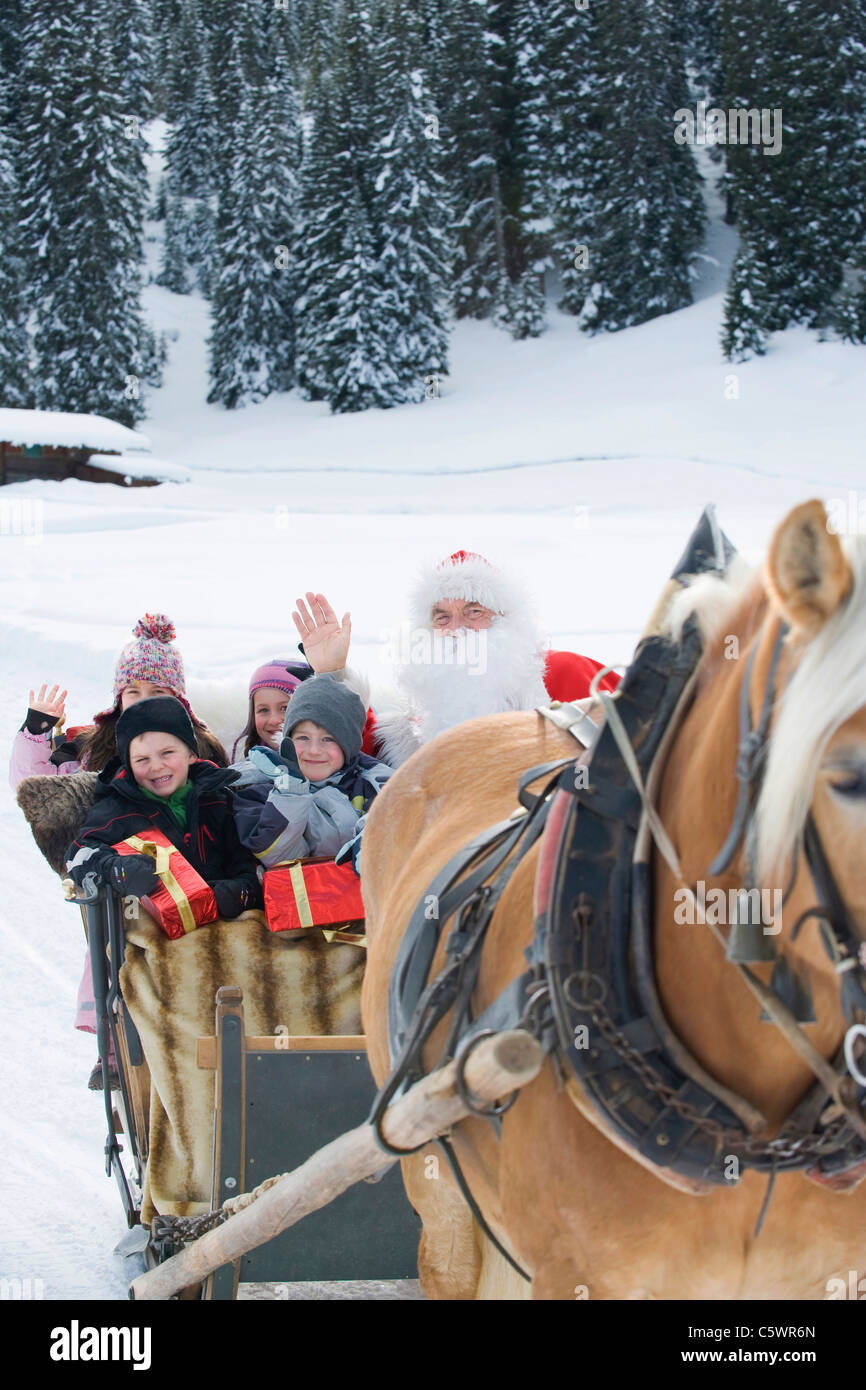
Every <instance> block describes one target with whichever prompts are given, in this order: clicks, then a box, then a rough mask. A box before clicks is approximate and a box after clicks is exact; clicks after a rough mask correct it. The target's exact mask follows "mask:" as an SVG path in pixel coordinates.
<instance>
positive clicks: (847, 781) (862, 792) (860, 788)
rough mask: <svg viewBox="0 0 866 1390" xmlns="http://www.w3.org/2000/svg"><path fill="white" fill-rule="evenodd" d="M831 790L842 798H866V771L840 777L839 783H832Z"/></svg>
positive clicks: (860, 770) (862, 770)
mask: <svg viewBox="0 0 866 1390" xmlns="http://www.w3.org/2000/svg"><path fill="white" fill-rule="evenodd" d="M830 787H831V790H832V791H834V792H838V793H839V795H840V796H856V797H860V796H866V770H864V769H863V768H861V769H859V771H856V772H855V771H851V772H849V773H846V774H845V775H844V776H842V777H840V779H839V781H838V782H831V783H830Z"/></svg>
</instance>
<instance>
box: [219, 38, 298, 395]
mask: <svg viewBox="0 0 866 1390" xmlns="http://www.w3.org/2000/svg"><path fill="white" fill-rule="evenodd" d="M263 45H264V46H263V47H262V48H261V49H260V50H258V57H257V63H259V64H260V66H259V68H258V71H259V73H260V77H261V82H260V85H258V86H252V85H249V86H247V85H246V84H245V83H244V79H243V76H242V72H243V69H242V51H243V49H242V45H241V44H240V42H239V41H238V42H236V44H235V46H234V48H233V61H232V65H231V66H232V68H233V73H234V75H233V79H232V80H233V82H235V83H238V84H240V85H241V88H242V92H243V95H242V97H241V104H240V114H239V118H238V122H237V130H236V136H235V140H234V142H233V162H232V165H231V168H230V171H229V178H228V181H227V182H224V183H222V184H221V187H220V194H219V209H218V212H217V219H216V229H215V241H214V256H213V266H212V270H211V272H210V284H211V290H212V296H213V298H212V313H213V321H212V330H211V336H210V339H209V346H210V378H211V388H210V391H209V393H208V400H209V401H212V402H220V403H221V404H222V405H225V406H227V407H228V408H229V409H235V408H236V407H237V406H241V405H244V404H246V403H247V402H251V401H258V400H263V399H264V397H265V396H267V395H269V394H270V392H272V391H285V390H288V388H289V387H290V386H291V385H292V383H293V366H294V326H293V320H292V304H293V299H294V290H295V286H294V265H293V257H294V244H295V202H296V198H295V170H294V164H295V160H296V148H297V125H296V119H295V114H294V100H293V94H292V91H291V86H290V83H289V74H288V64H287V62H286V60H285V56H284V53H283V50H282V47H281V46H280V45H279V44H277V43H275V42H268V41H266V40H263ZM247 53H249V48H247ZM268 67H270V71H268Z"/></svg>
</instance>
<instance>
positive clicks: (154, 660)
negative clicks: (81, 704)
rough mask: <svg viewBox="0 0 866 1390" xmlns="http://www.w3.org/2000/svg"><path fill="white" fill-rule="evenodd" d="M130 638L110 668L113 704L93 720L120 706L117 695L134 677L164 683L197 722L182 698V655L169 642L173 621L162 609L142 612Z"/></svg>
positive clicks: (131, 682) (183, 693)
mask: <svg viewBox="0 0 866 1390" xmlns="http://www.w3.org/2000/svg"><path fill="white" fill-rule="evenodd" d="M132 635H133V638H134V641H132V642H128V643H127V644H126V646H125V647H124V648H123V651H122V652H121V653H120V656H119V657H118V658H117V665H116V666H115V668H114V704H113V705H112V706H111V708H110V709H106V710H102V712H101V713H100V714H97V715H96V720H95V722H96V723H97V724H101V723H103V721H104V720H106V719H110V718H111V716H112V715H113V714H116V713H117V711H118V710H119V708H120V697H121V695H122V693H123V691H124V690H125V689H126V687H127V686H128V685H133V684H134V683H135V681H150V682H151V684H152V685H162V686H165V688H166V690H170V691H171V693H172V695H173V696H174V697H175V699H177V700H180V702H181V704H182V705H183V706H184V708H185V709H186V711H187V713H188V714H189V716H190V718H191V719H192V721H193V723H194V724H199V725H200V724H201V720H200V719H197V718H196V716H195V714H193V711H192V709H191V708H190V704H189V701H188V700H187V698H186V681H185V679H184V673H183V658H182V656H181V654H180V652H179V651H178V650H177V647H175V646H172V645H171V644H172V643H173V642H174V639H175V636H176V635H177V634H176V632H175V626H174V623H173V622H172V621H171V619H170V618H167V617H166V616H165V614H164V613H145V615H144V617H143V618H139V620H138V622H137V623H136V624H135V627H134V628H133V630H132Z"/></svg>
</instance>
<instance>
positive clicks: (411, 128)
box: [371, 0, 453, 401]
mask: <svg viewBox="0 0 866 1390" xmlns="http://www.w3.org/2000/svg"><path fill="white" fill-rule="evenodd" d="M380 19H381V26H382V27H381V30H380V32H379V34H378V37H377V40H376V43H375V48H374V52H373V58H374V66H375V71H376V84H377V93H378V95H377V100H376V108H375V109H376V113H377V116H378V121H377V125H378V134H377V139H376V142H375V145H374V147H373V149H374V159H375V168H374V169H373V170H372V171H371V172H372V173H373V174H374V184H373V193H372V208H371V213H372V219H373V230H374V236H375V239H376V241H377V242H378V247H379V251H378V259H379V266H380V272H381V277H382V282H383V285H384V286H385V288H386V289H387V290H388V291H393V295H394V300H395V304H396V310H397V320H396V322H394V323H393V324H392V325H391V326H390V331H391V333H392V334H393V342H392V349H391V354H390V357H391V364H392V367H393V369H394V372H395V373H396V375H397V377H398V378H399V380H400V382H401V383H402V395H403V399H404V400H407V401H412V400H414V401H420V400H423V399H424V395H425V380H426V379H427V378H428V377H430V376H431V375H432V376H439V375H442V374H444V373H446V372H447V370H448V365H447V343H448V337H447V331H446V319H447V316H448V304H449V276H450V270H451V262H452V258H453V245H452V242H451V238H450V235H449V221H450V218H449V204H448V191H447V187H446V184H445V179H444V176H443V174H442V173H441V172H440V169H439V163H440V158H441V136H440V133H439V117H438V113H437V110H436V106H435V102H434V100H433V96H432V93H431V91H430V87H429V84H428V78H427V75H426V73H425V71H424V69H423V67H422V66H421V60H422V58H423V57H424V56H425V49H424V46H423V43H422V33H421V27H420V23H419V21H418V19H417V17H416V16H414V15H413V14H412V12H411V10H408V9H407V8H406V7H405V5H404V4H402V3H400V0H387V3H386V4H384V5H383V7H382V14H381V17H380Z"/></svg>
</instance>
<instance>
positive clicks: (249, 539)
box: [0, 199, 866, 1298]
mask: <svg viewBox="0 0 866 1390" xmlns="http://www.w3.org/2000/svg"><path fill="white" fill-rule="evenodd" d="M711 203H712V206H713V210H714V212H715V213H716V214H717V212H718V209H717V208H716V206H715V202H714V200H712V199H711ZM151 230H152V232H153V233H154V234H155V231H156V229H155V228H154V227H151ZM732 243H733V235H732V233H731V230H730V229H729V228H726V227H725V226H724V225H723V224H722V223H721V222H720V220H719V219H718V216H717V215H716V217H715V220H714V222H713V224H712V226H711V229H710V233H709V236H708V241H707V248H706V250H707V254H708V255H709V256H710V257H712V258H714V259H711V260H708V261H705V262H704V263H703V265H702V273H701V279H700V281H699V283H698V286H697V298H696V302H695V304H694V305H693V306H692V307H690V308H688V309H685V310H683V311H682V312H680V313H677V314H673V315H670V316H668V317H666V318H663V319H657V320H655V321H654V322H652V323H648V324H645V325H644V326H642V327H640V328H636V329H631V330H628V331H626V332H623V333H619V334H616V335H611V336H607V337H602V338H596V339H587V338H583V337H581V336H580V335H579V334H578V332H577V331H576V329H575V326H574V322H573V321H572V320H570V319H567V318H565V317H564V316H562V315H559V314H558V313H557V312H556V311H555V310H551V315H550V319H551V327H550V331H549V332H547V333H546V334H545V335H544V336H543V337H541V338H539V339H537V340H534V341H529V342H524V343H515V342H512V341H511V340H510V339H509V338H508V337H506V336H505V335H503V334H502V333H499V332H496V331H495V330H494V329H493V328H491V327H490V326H488V325H486V324H479V323H468V324H461V325H460V326H459V327H458V328H457V329H456V330H455V332H454V335H453V339H452V350H451V373H450V376H449V377H448V378H447V379H446V380H443V382H442V384H441V393H440V395H439V397H438V398H434V399H430V400H426V401H425V402H424V403H423V404H421V405H417V406H407V407H403V408H400V409H396V410H390V411H370V412H368V413H366V414H363V415H351V416H336V417H332V416H330V415H329V414H328V411H327V408H326V407H323V406H321V405H318V404H309V403H306V402H303V401H301V400H300V399H298V398H296V397H295V396H294V395H288V396H283V397H275V398H271V399H270V400H268V401H266V402H265V403H263V404H262V405H260V406H257V407H255V408H250V409H246V410H242V411H237V412H234V413H230V412H226V411H224V410H223V409H222V408H220V407H215V406H208V405H206V404H205V403H204V398H205V396H206V392H207V387H206V370H205V369H206V347H205V337H206V332H207V311H206V306H205V304H204V303H203V301H202V300H201V299H199V298H198V297H196V296H177V295H173V294H171V293H169V292H168V291H166V290H163V289H160V288H159V287H157V286H154V285H151V286H149V287H148V289H147V291H146V304H147V308H148V311H149V313H150V315H151V317H152V319H153V320H154V322H155V324H156V326H157V328H159V329H170V330H172V331H174V332H176V334H177V338H176V340H175V341H174V342H173V343H172V345H171V357H170V362H169V365H168V368H167V370H166V384H165V385H164V387H163V388H162V389H161V390H160V391H158V392H154V393H152V394H151V396H150V399H149V407H150V409H149V415H148V418H147V419H146V420H145V421H143V422H142V430H143V431H145V432H146V433H147V435H148V437H149V438H150V439H151V440H152V443H153V449H154V453H155V454H158V455H160V456H162V457H164V458H166V459H171V460H174V461H176V462H177V463H178V464H180V465H182V466H184V467H185V468H187V469H188V470H189V472H190V475H191V478H190V481H189V482H185V483H178V484H168V483H167V484H164V485H162V486H160V487H156V488H152V489H137V490H135V491H124V490H123V489H121V488H118V487H112V486H106V485H101V486H100V485H95V484H89V483H83V482H76V481H67V482H63V483H49V482H33V483H27V484H18V485H16V486H13V487H9V488H6V489H4V490H3V494H2V497H0V650H2V653H3V658H4V661H3V670H4V680H3V683H2V687H0V713H2V726H3V727H4V728H5V729H6V730H7V737H8V738H10V739H11V737H12V735H13V733H14V731H15V730H16V729H17V728H18V726H19V725H20V723H21V720H22V718H23V715H24V711H25V709H26V706H27V702H28V701H27V695H28V690H29V689H30V688H32V687H34V686H38V685H39V684H40V683H41V682H43V681H46V680H47V681H50V682H54V681H60V682H62V683H63V684H64V685H66V686H68V688H69V713H70V720H71V722H72V723H76V722H83V721H85V720H88V719H89V718H90V717H91V716H92V715H93V713H94V712H95V711H97V710H99V709H102V708H104V707H105V705H106V704H108V703H109V697H110V692H111V681H112V672H113V666H114V660H115V657H116V655H117V652H118V650H119V648H120V647H121V646H122V645H123V643H124V642H125V641H127V640H128V639H129V637H130V629H131V628H132V626H133V624H134V622H135V620H136V619H137V618H138V617H139V616H140V615H141V614H142V613H143V612H144V611H145V610H147V611H150V612H153V611H164V612H167V613H168V614H169V615H170V616H171V617H172V618H173V619H174V621H175V623H176V625H177V628H178V635H179V646H180V648H181V650H182V652H183V655H184V660H185V663H186V669H187V674H188V675H189V676H194V677H198V678H200V679H204V678H225V679H227V678H236V679H237V680H238V681H243V679H244V678H245V677H246V676H247V675H248V673H249V672H250V671H251V670H252V668H253V667H254V666H256V665H257V664H259V663H260V662H261V661H263V660H265V659H266V658H268V657H271V656H273V655H275V654H282V653H287V652H290V651H292V650H293V649H294V645H295V643H296V641H297V637H296V635H295V633H294V628H293V626H292V623H291V617H290V614H291V608H292V606H293V603H294V600H295V598H296V597H297V596H298V595H299V594H301V593H302V592H303V591H305V590H306V589H309V588H313V589H318V590H324V592H325V593H326V594H327V595H328V596H329V597H330V598H331V600H332V601H333V603H334V606H335V607H336V608H337V610H338V612H339V613H342V612H343V611H345V610H346V609H351V612H352V618H353V633H354V635H353V656H352V660H353V662H354V664H356V665H358V666H361V667H362V668H364V669H366V670H367V671H368V672H369V673H370V675H371V676H372V678H373V680H374V688H375V689H376V690H377V691H378V692H379V696H380V698H382V697H383V696H384V695H385V693H386V690H387V680H388V671H387V662H386V655H385V652H386V646H385V640H384V638H385V633H386V630H387V628H388V627H389V625H392V624H394V623H396V622H398V621H399V620H400V619H401V618H402V617H403V614H404V603H405V595H406V591H407V587H408V585H409V584H410V582H411V580H412V577H413V574H414V572H415V567H416V564H417V562H418V560H419V558H422V557H424V556H427V557H438V556H444V555H447V554H449V553H450V552H451V551H453V550H455V549H457V548H459V547H465V548H469V549H475V550H480V551H481V552H482V553H483V554H485V555H487V556H488V557H489V558H491V559H499V560H501V561H502V562H504V563H506V564H507V565H509V566H511V567H512V568H513V569H514V570H515V571H516V572H518V573H521V574H522V575H524V576H525V577H526V578H527V580H528V581H529V582H530V584H531V587H532V589H533V591H534V593H535V595H536V598H537V603H538V609H539V613H540V615H541V617H542V619H543V622H544V625H545V628H546V631H547V632H548V633H549V635H550V638H551V641H552V644H553V645H555V646H561V647H570V648H573V649H575V650H581V651H585V652H587V653H589V654H590V655H592V656H595V657H598V658H600V659H603V660H605V661H610V662H613V661H618V660H623V659H626V658H627V657H628V656H629V654H630V651H631V649H632V647H633V644H634V641H635V639H636V637H637V635H638V633H639V631H640V629H641V627H642V625H643V623H644V620H645V618H646V616H647V614H648V612H649V610H650V608H651V606H652V602H653V600H654V598H655V596H656V594H657V592H658V590H659V589H660V588H661V585H662V583H663V582H664V579H665V577H666V575H667V573H668V571H669V569H670V567H671V565H672V564H673V562H674V561H675V560H676V558H677V557H678V555H679V553H680V551H681V549H682V547H683V544H684V542H685V540H686V538H687V536H688V534H689V532H690V530H691V527H692V525H693V524H694V522H695V521H696V520H697V517H698V514H699V512H700V510H701V508H702V506H703V505H704V503H706V502H708V501H714V502H715V503H716V504H717V506H718V513H719V518H720V521H721V523H722V525H723V526H724V528H725V530H726V531H727V532H728V534H729V535H730V537H731V539H732V540H733V541H734V542H735V543H736V544H737V545H738V546H739V547H740V548H741V550H743V551H744V552H745V553H746V554H747V555H748V556H749V557H754V558H758V557H759V556H760V554H761V553H762V552H763V550H764V548H765V546H766V542H767V540H768V537H769V534H770V532H771V530H772V527H773V526H774V524H775V523H776V521H777V520H778V519H779V518H780V517H781V516H782V515H783V513H784V512H785V510H786V509H787V508H788V507H790V506H791V505H792V504H794V503H795V502H797V501H801V500H803V499H804V498H806V497H808V496H812V495H820V496H823V497H825V498H827V499H846V498H847V497H848V493H849V491H850V490H855V491H856V492H857V494H858V497H862V496H863V495H864V494H863V488H864V486H866V475H864V468H863V438H864V402H866V351H864V350H863V349H862V348H854V347H849V346H847V345H843V344H839V343H819V342H818V341H817V340H816V338H815V336H814V335H813V334H810V333H807V332H805V331H802V330H792V331H790V332H788V333H786V334H783V335H780V336H779V337H777V338H776V339H775V340H774V341H773V343H772V346H771V349H770V351H769V353H768V354H767V356H766V358H764V359H762V360H756V361H752V362H749V363H747V364H745V365H742V366H739V367H732V366H730V365H729V364H726V363H725V362H724V361H723V360H722V358H721V354H720V351H719V347H718V339H719V329H720V320H721V312H722V289H723V285H724V280H725V275H726V271H727V265H728V263H729V261H730V257H731V255H732V253H733V244H732ZM148 252H149V255H150V257H151V262H152V264H153V265H155V264H156V258H157V253H158V245H157V243H156V242H152V243H149V246H148ZM22 532H26V533H28V534H22ZM238 714H239V718H241V719H242V716H243V710H242V708H241V709H239V711H238ZM0 834H2V844H3V848H4V854H3V863H4V874H3V879H4V882H3V887H4V891H3V895H2V900H0V903H2V910H0V934H2V938H3V944H4V962H5V978H6V982H7V987H6V990H5V1000H4V1007H3V1008H2V1010H0V1030H2V1032H0V1037H2V1042H0V1047H2V1054H0V1055H2V1057H3V1066H2V1068H0V1105H2V1113H3V1117H4V1119H3V1124H2V1145H3V1148H2V1153H0V1213H2V1215H0V1222H2V1227H0V1277H3V1278H22V1279H26V1278H30V1279H41V1280H42V1281H43V1285H44V1293H45V1297H47V1298H60V1297H70V1298H122V1297H125V1295H126V1288H127V1281H128V1277H129V1276H128V1271H126V1270H124V1268H123V1266H122V1262H121V1261H120V1260H119V1259H118V1258H116V1257H114V1256H112V1253H111V1251H112V1246H113V1245H114V1243H115V1242H116V1241H117V1240H118V1239H119V1238H120V1237H121V1236H122V1235H123V1233H124V1223H123V1220H122V1217H121V1214H120V1207H119V1201H118V1197H117V1192H116V1189H115V1185H114V1182H113V1181H109V1180H108V1179H107V1178H106V1177H105V1176H104V1173H103V1171H102V1144H103V1137H104V1136H103V1125H104V1118H103V1111H102V1102H101V1098H100V1097H99V1096H98V1095H92V1094H89V1093H88V1092H87V1091H86V1089H85V1082H86V1078H87V1075H88V1073H89V1071H90V1067H91V1065H92V1062H93V1059H94V1056H95V1051H94V1045H93V1040H92V1039H91V1038H89V1037H87V1036H85V1035H83V1034H80V1033H76V1032H75V1031H74V1030H73V1028H72V1015H73V1006H74V999H75V989H76V985H77V981H78V977H79V973H80V967H81V962H82V958H83V944H84V943H83V936H82V932H81V927H80V921H79V917H78V914H77V912H76V911H75V910H74V909H73V908H70V907H69V906H67V905H65V904H64V903H63V902H62V900H61V898H60V893H59V888H58V884H57V880H56V878H55V877H54V875H53V874H52V872H51V870H50V869H49V868H48V866H47V865H46V864H45V863H44V861H43V860H42V858H41V856H40V855H39V853H38V851H37V850H36V848H35V846H34V844H33V841H32V839H31V837H30V832H29V830H28V829H27V827H26V825H25V824H24V821H23V818H22V816H21V814H20V812H19V810H18V808H17V807H16V805H15V802H14V798H13V796H12V795H11V793H10V792H9V790H8V788H5V787H4V789H3V791H2V794H0Z"/></svg>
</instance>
